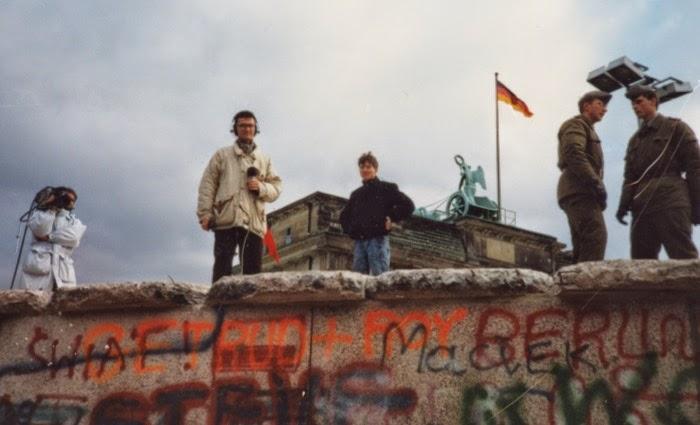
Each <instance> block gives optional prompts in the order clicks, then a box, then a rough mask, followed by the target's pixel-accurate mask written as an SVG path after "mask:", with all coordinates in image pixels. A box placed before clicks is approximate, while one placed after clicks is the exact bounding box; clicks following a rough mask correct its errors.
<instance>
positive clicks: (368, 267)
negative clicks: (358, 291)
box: [352, 236, 391, 276]
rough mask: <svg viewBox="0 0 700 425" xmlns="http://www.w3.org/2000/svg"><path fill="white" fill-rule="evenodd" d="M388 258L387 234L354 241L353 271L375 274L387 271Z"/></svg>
mask: <svg viewBox="0 0 700 425" xmlns="http://www.w3.org/2000/svg"><path fill="white" fill-rule="evenodd" d="M390 260H391V249H390V248H389V236H379V237H376V238H372V239H365V240H356V241H355V252H354V253H353V258H352V270H353V271H355V272H360V273H364V274H371V275H372V276H377V275H379V274H381V273H384V272H388V271H389V261H390Z"/></svg>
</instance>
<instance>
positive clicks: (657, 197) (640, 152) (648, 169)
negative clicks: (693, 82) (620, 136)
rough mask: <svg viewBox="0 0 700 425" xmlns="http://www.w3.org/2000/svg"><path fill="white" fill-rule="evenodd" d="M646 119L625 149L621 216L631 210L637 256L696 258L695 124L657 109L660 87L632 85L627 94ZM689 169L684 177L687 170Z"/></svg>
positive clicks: (698, 154)
mask: <svg viewBox="0 0 700 425" xmlns="http://www.w3.org/2000/svg"><path fill="white" fill-rule="evenodd" d="M625 96H626V97H627V98H628V99H630V100H631V101H632V108H633V109H634V113H635V114H636V115H637V117H638V118H639V119H640V120H641V121H642V124H641V126H640V128H639V129H638V130H637V131H636V132H635V133H634V135H632V138H631V139H630V141H629V144H628V145H627V154H626V155H625V175H624V183H623V185H622V195H621V196H620V206H619V208H618V210H617V214H616V217H617V220H618V221H619V222H620V223H622V224H625V225H626V224H627V222H626V221H625V219H624V218H625V215H627V212H628V211H630V210H631V211H632V227H631V230H630V240H631V245H632V258H658V256H659V251H660V250H661V246H662V245H663V247H664V249H665V250H666V253H667V254H668V256H669V257H670V258H697V257H698V250H697V248H696V247H695V245H694V244H693V239H692V232H693V224H700V150H698V141H697V137H695V134H694V133H693V130H691V128H690V127H688V125H687V124H686V123H684V122H683V121H681V120H679V119H677V118H669V117H665V116H663V115H661V114H659V113H657V112H656V110H657V108H658V104H659V100H658V97H657V95H656V92H655V91H654V90H653V89H652V88H650V87H646V86H633V87H631V88H630V89H629V90H627V94H626V95H625ZM683 173H685V178H684V176H683Z"/></svg>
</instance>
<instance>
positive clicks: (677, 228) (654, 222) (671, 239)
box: [630, 208, 698, 259]
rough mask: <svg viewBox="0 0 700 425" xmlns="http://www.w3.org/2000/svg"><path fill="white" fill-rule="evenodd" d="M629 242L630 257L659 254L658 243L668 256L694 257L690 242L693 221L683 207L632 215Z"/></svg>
mask: <svg viewBox="0 0 700 425" xmlns="http://www.w3.org/2000/svg"><path fill="white" fill-rule="evenodd" d="M630 242H631V245H632V258H634V259H642V258H651V259H656V258H659V252H660V251H661V246H662V245H663V247H664V249H665V250H666V254H668V256H669V258H673V259H684V258H685V259H687V258H698V250H697V248H695V244H694V243H693V223H691V221H690V210H689V209H687V208H673V209H667V210H661V211H655V212H653V213H651V214H649V213H642V215H641V216H637V217H634V215H633V217H632V230H631V231H630Z"/></svg>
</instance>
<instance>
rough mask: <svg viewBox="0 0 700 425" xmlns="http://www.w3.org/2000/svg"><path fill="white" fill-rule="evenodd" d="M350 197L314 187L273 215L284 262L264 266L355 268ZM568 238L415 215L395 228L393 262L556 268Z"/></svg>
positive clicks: (401, 266) (483, 222)
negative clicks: (344, 214) (347, 210)
mask: <svg viewBox="0 0 700 425" xmlns="http://www.w3.org/2000/svg"><path fill="white" fill-rule="evenodd" d="M346 202H347V200H346V199H345V198H341V197H338V196H334V195H329V194H327V193H322V192H315V193H312V194H311V195H308V196H306V197H304V198H302V199H299V200H298V201H295V202H292V203H291V204H289V205H286V206H284V207H282V208H280V209H278V210H276V211H274V212H272V213H270V214H269V215H268V223H269V225H270V226H271V229H272V232H273V235H274V237H275V241H276V242H277V247H278V251H279V254H280V257H281V262H280V264H276V263H275V262H274V261H273V260H272V258H271V257H270V256H269V255H266V256H265V257H264V262H263V270H264V271H293V270H350V269H351V265H352V247H353V242H352V240H351V239H350V238H349V237H347V236H346V235H344V234H343V232H342V229H341V226H340V222H339V216H340V212H341V211H342V209H343V207H344V206H345V203H346ZM563 247H564V245H563V244H561V243H559V242H557V240H556V238H554V237H552V236H548V235H543V234H541V233H536V232H531V231H529V230H525V229H520V228H517V227H514V226H508V225H504V224H500V223H495V222H492V221H486V220H482V219H478V218H472V217H466V218H461V219H459V220H456V221H454V222H441V221H434V220H430V219H426V218H422V217H417V216H412V217H411V218H409V219H408V220H405V221H404V222H402V223H401V225H400V226H398V227H397V228H395V229H394V230H393V231H392V233H391V268H392V269H419V268H455V267H456V268H459V267H524V268H531V269H534V270H541V271H544V272H548V273H550V272H553V271H554V270H555V269H557V268H558V267H559V266H561V264H558V263H560V262H561V260H560V258H561V257H562V256H561V250H562V248H563Z"/></svg>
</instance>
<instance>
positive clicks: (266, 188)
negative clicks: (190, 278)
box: [197, 111, 282, 282]
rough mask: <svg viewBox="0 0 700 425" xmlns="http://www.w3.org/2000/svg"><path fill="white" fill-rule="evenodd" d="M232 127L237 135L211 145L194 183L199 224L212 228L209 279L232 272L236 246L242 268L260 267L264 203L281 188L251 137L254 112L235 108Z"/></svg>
mask: <svg viewBox="0 0 700 425" xmlns="http://www.w3.org/2000/svg"><path fill="white" fill-rule="evenodd" d="M231 133H233V134H234V136H236V141H235V142H234V143H233V145H230V146H226V147H223V148H221V149H219V150H218V151H216V153H215V154H214V156H212V158H211V160H210V161H209V164H208V165H207V168H206V169H205V170H204V174H203V176H202V180H201V182H200V184H199V198H198V200H197V217H198V218H199V224H200V226H201V227H202V229H203V230H213V231H214V270H213V274H212V282H216V281H217V280H219V278H220V277H222V276H227V275H230V274H231V269H232V264H231V263H232V261H233V256H234V255H235V253H236V247H238V249H239V253H240V254H239V258H240V262H241V270H242V272H243V273H244V274H255V273H260V269H261V268H262V242H263V237H264V235H265V232H266V230H267V220H266V217H265V203H267V202H273V201H274V200H276V199H277V197H278V196H279V194H280V191H281V189H282V181H281V180H280V178H279V176H277V174H276V173H275V171H274V169H273V168H272V163H271V162H270V158H269V157H268V156H267V155H265V154H263V153H262V152H261V151H260V148H259V147H258V146H257V145H256V144H255V142H254V141H253V139H254V138H255V136H256V135H257V134H258V133H259V131H258V125H257V119H256V118H255V115H253V113H252V112H250V111H240V112H238V113H237V114H236V115H235V116H234V117H233V121H232V124H231Z"/></svg>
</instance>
